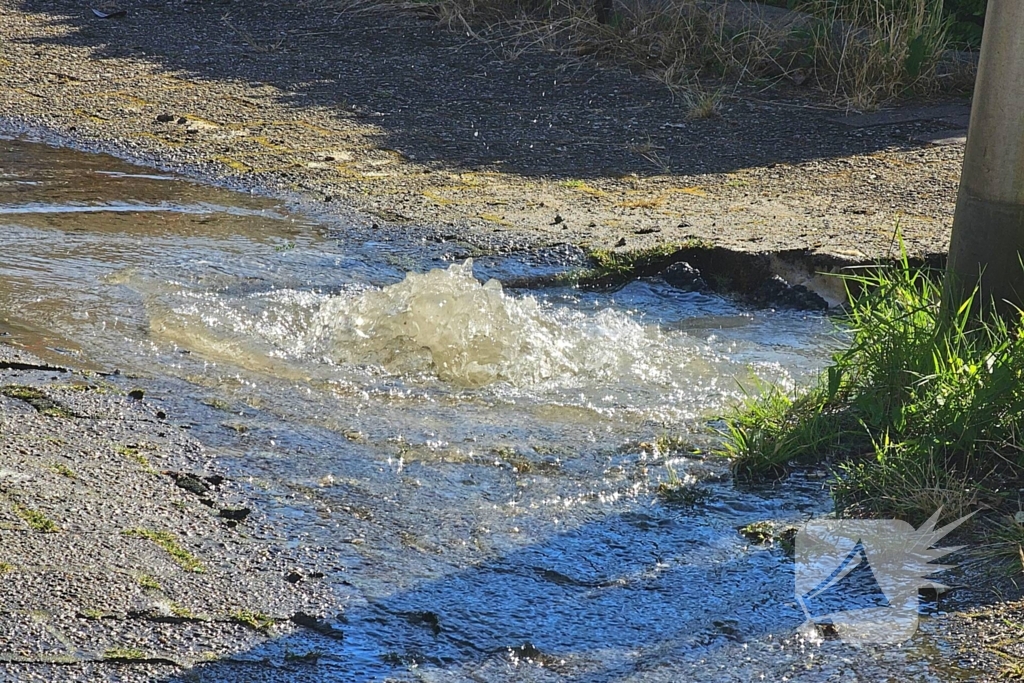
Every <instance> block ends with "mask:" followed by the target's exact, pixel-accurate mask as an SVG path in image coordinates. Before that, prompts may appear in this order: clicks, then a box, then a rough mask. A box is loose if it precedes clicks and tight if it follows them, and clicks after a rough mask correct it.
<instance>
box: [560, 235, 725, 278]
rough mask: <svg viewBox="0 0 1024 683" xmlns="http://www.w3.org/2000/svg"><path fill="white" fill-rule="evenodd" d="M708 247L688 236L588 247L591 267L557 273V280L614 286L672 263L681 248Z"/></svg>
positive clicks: (690, 249)
mask: <svg viewBox="0 0 1024 683" xmlns="http://www.w3.org/2000/svg"><path fill="white" fill-rule="evenodd" d="M710 247H711V244H710V243H708V242H705V241H703V240H698V239H692V240H687V241H686V242H682V243H670V244H659V245H657V246H654V247H649V248H647V249H634V250H631V251H613V250H611V249H592V250H590V251H589V252H588V253H587V256H588V257H589V258H590V260H591V262H592V263H593V267H591V268H587V269H583V270H576V271H570V272H568V273H565V274H564V275H561V276H560V277H559V281H560V282H562V283H563V284H570V285H574V286H580V287H609V286H615V285H619V284H622V283H624V282H628V281H630V280H633V279H635V278H638V277H644V276H647V275H654V274H656V273H660V272H661V271H663V270H664V269H665V268H667V267H668V266H670V265H672V264H673V263H676V262H677V261H680V260H683V258H682V257H683V254H681V252H686V251H694V250H704V249H708V248H710Z"/></svg>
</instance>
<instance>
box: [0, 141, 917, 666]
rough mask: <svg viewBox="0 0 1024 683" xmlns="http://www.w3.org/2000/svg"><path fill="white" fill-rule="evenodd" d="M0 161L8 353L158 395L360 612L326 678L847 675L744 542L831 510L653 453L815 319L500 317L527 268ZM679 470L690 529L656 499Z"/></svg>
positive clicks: (809, 361)
mask: <svg viewBox="0 0 1024 683" xmlns="http://www.w3.org/2000/svg"><path fill="white" fill-rule="evenodd" d="M5 153H6V154H7V155H8V156H12V155H13V156H12V158H13V159H14V161H13V162H12V163H9V164H5V166H6V167H9V168H14V169H18V171H17V173H15V174H14V175H12V176H10V177H11V178H14V179H13V180H10V178H8V176H5V178H8V180H10V182H11V183H13V184H12V185H10V187H16V190H17V192H16V193H12V194H9V195H3V194H0V224H2V233H0V234H2V237H0V241H2V244H3V246H4V249H3V250H0V310H4V311H8V312H10V315H8V317H7V319H6V320H4V321H2V323H0V329H2V331H3V332H4V333H6V334H8V335H9V337H8V339H9V340H10V341H14V342H15V343H20V344H23V345H25V346H29V347H31V348H32V349H33V350H34V351H36V352H38V353H40V354H43V355H45V356H48V357H49V358H51V359H53V360H55V361H56V362H58V363H60V362H77V363H94V364H96V365H97V366H98V367H100V368H104V369H109V368H111V367H118V368H122V369H125V370H127V371H130V372H134V373H139V374H143V375H146V376H147V377H148V379H149V386H150V387H153V390H152V391H150V392H147V401H149V400H152V401H162V402H164V403H165V404H166V405H167V406H168V413H169V414H176V415H186V416H188V417H189V418H190V424H189V425H188V426H190V427H191V428H192V430H193V434H196V435H197V436H198V437H199V438H201V439H203V440H204V441H205V442H206V444H207V446H208V448H209V450H210V452H211V457H216V458H217V460H218V463H219V466H220V467H221V468H223V469H224V470H225V471H226V473H227V474H228V475H229V476H232V477H234V478H235V479H236V480H237V481H249V482H253V486H252V487H251V490H250V491H249V494H250V495H251V496H252V497H253V499H254V500H256V501H257V503H258V505H259V506H260V507H261V509H262V510H264V511H266V513H267V514H268V515H269V517H270V519H271V521H272V522H273V523H274V524H275V525H276V527H275V528H277V529H278V530H279V533H281V534H282V535H283V536H284V537H286V538H288V539H290V542H294V543H299V544H302V545H304V546H306V547H310V548H313V547H315V548H317V549H318V550H317V553H318V555H319V556H321V557H322V558H323V561H324V562H325V563H329V564H330V566H331V576H330V578H329V579H325V580H329V581H334V583H331V584H330V586H331V590H333V591H335V592H336V593H337V595H339V596H344V598H345V600H346V601H347V602H346V605H347V607H346V611H345V615H344V617H345V619H346V622H347V623H346V624H345V625H344V630H345V640H344V642H343V643H333V644H332V645H331V646H330V647H332V648H336V649H337V651H333V650H332V651H331V652H328V653H326V656H325V657H324V658H323V659H322V660H321V664H320V667H321V669H319V670H318V671H320V672H322V673H323V675H324V677H325V678H324V679H325V680H327V679H331V677H332V676H334V677H335V678H337V679H338V680H357V679H362V680H375V681H383V680H391V679H400V680H407V679H408V678H409V677H415V678H416V679H417V680H444V681H460V680H495V681H498V680H509V681H519V680H525V679H536V680H591V679H598V678H599V679H601V680H612V679H614V680H644V681H657V680H661V681H677V680H743V681H746V680H755V679H758V678H764V679H766V680H781V679H782V677H784V676H792V675H793V673H794V672H797V673H806V672H807V671H809V670H811V669H814V670H815V671H819V672H820V673H821V676H820V677H819V678H820V679H822V680H823V679H824V678H828V676H830V675H832V674H835V673H836V672H837V671H838V670H837V669H835V667H834V666H832V665H830V664H824V663H822V662H821V660H814V659H813V657H809V656H808V652H806V651H805V648H809V647H812V645H813V647H814V648H819V647H820V648H826V647H830V646H829V645H828V644H827V643H825V644H821V643H816V644H810V645H809V644H807V643H806V642H805V641H804V640H802V639H801V638H800V637H799V635H798V634H796V627H797V626H798V625H799V623H800V622H801V621H802V618H801V616H800V614H799V613H798V612H797V611H796V610H795V608H793V607H792V606H791V605H789V603H790V602H791V600H792V577H791V574H790V573H789V571H790V570H789V568H788V567H789V565H788V563H787V561H786V559H785V558H784V557H782V556H781V555H780V554H778V553H773V552H769V551H767V550H763V549H762V550H758V549H752V548H751V547H750V546H749V544H748V543H747V542H746V541H745V540H744V539H742V538H741V537H739V536H738V535H737V533H736V527H737V526H739V525H742V524H746V523H749V522H753V521H758V520H760V519H764V518H766V517H770V518H774V519H779V520H788V521H799V519H801V518H802V517H805V516H807V515H809V514H820V513H822V512H823V511H825V510H827V506H828V502H827V497H826V496H825V495H824V494H823V492H822V491H821V489H820V485H818V484H816V483H815V482H813V481H812V482H806V483H804V484H793V485H790V486H789V487H788V488H787V489H785V490H784V491H781V492H780V491H774V492H771V493H770V494H768V495H758V494H752V493H746V492H741V491H738V490H736V489H734V488H732V487H731V486H729V485H728V484H723V483H720V482H719V481H718V479H719V477H720V476H721V474H722V472H723V468H722V467H721V466H720V465H716V464H714V463H711V462H709V461H706V460H704V459H703V458H702V457H701V456H700V455H699V454H698V455H695V454H693V453H690V452H688V451H686V450H685V449H680V448H678V446H677V447H676V451H675V452H674V453H669V454H666V453H665V452H664V449H662V448H659V447H652V446H651V442H653V441H654V440H655V439H656V438H657V437H658V436H664V435H671V436H673V437H680V438H677V439H674V440H669V441H670V442H672V443H676V444H678V443H679V442H681V441H682V442H687V441H689V442H691V443H693V444H697V445H700V444H701V443H705V442H706V439H707V438H708V437H707V436H706V434H707V429H706V427H705V425H704V422H705V421H706V420H707V419H708V418H710V417H713V416H715V415H716V414H718V413H720V412H721V411H722V410H723V409H724V408H725V407H727V406H728V405H729V404H730V402H732V401H735V400H737V398H739V397H740V396H742V394H743V391H744V388H746V389H748V390H749V389H751V388H754V387H756V385H757V382H758V381H760V380H769V381H774V382H782V383H784V384H789V385H792V384H798V383H803V382H808V381H811V380H812V379H813V377H814V376H815V373H816V372H817V370H818V369H819V368H820V367H821V365H822V364H823V362H824V361H825V359H826V357H827V354H828V352H829V350H830V349H831V348H832V347H833V345H834V336H833V330H832V326H831V325H830V324H829V323H828V322H827V321H824V320H822V319H821V318H819V317H815V316H807V315H803V314H797V313H785V312H772V311H749V310H745V309H743V308H742V307H741V306H738V305H737V304H735V303H734V302H731V301H729V300H727V299H723V298H720V297H715V296H707V295H703V294H696V293H689V292H681V291H678V290H675V289H673V288H672V287H670V286H669V285H668V284H667V283H665V282H662V281H659V280H657V279H651V280H646V281H638V282H634V283H631V284H629V285H628V286H626V287H624V288H622V289H621V290H618V291H615V292H590V293H588V292H580V291H576V290H573V289H571V288H561V289H551V290H547V291H536V292H520V291H513V292H509V291H505V290H504V289H503V288H502V286H501V284H500V283H499V282H498V281H497V280H494V279H488V278H487V277H486V273H488V272H497V271H502V272H515V271H518V273H519V274H520V275H523V274H525V275H528V274H529V273H530V272H531V269H532V268H535V267H536V268H539V266H534V265H533V262H532V261H531V258H532V257H533V256H532V255H530V254H527V255H525V256H524V257H523V258H522V259H521V260H519V261H516V260H514V259H497V258H495V257H482V258H478V259H477V261H476V262H475V263H474V262H473V261H472V260H469V259H468V258H465V256H466V255H465V254H460V253H458V252H457V251H453V250H452V247H451V246H450V245H441V244H434V243H429V242H422V243H410V237H409V235H408V234H407V233H403V234H401V235H397V236H395V237H396V239H395V240H394V241H392V242H390V243H388V244H386V245H382V243H381V240H388V239H391V237H389V236H387V235H381V234H379V233H374V234H364V233H360V232H359V231H358V230H355V229H353V228H350V227H345V228H343V229H342V230H340V231H336V232H335V233H329V232H326V231H324V230H322V229H319V228H317V227H316V226H314V225H312V224H311V223H309V222H308V221H304V220H301V219H300V220H296V218H295V217H294V216H290V215H288V214H287V212H286V211H284V210H283V209H281V207H279V206H276V205H273V204H271V203H269V202H265V201H262V200H258V199H253V198H249V197H240V196H238V195H234V194H231V193H228V192H225V191H220V190H213V189H210V188H204V187H201V186H196V185H192V184H188V183H183V182H178V181H174V182H169V178H168V177H167V176H151V175H149V174H145V173H139V172H138V170H137V169H133V168H131V167H128V166H126V165H123V164H118V163H116V162H113V161H111V160H108V159H101V160H99V161H98V160H97V158H96V157H87V156H84V155H76V154H73V153H69V152H64V151H57V150H52V149H47V148H32V147H31V146H29V145H22V144H21V143H9V144H8V146H7V149H6V152H5ZM55 156H58V157H60V158H59V159H58V160H54V159H53V158H52V157H55ZM65 157H67V158H65ZM68 159H70V160H71V161H70V162H69V161H68ZM53 169H59V171H55V170H53ZM5 182H7V181H6V180H2V179H0V192H2V191H3V190H4V188H6V187H8V186H7V185H5V184H4V183H5ZM26 188H30V189H28V190H26ZM67 207H73V208H74V210H71V209H70V208H67ZM401 245H404V246H401ZM396 246H398V249H397V254H396ZM382 253H391V254H392V255H393V257H392V258H390V259H382V258H381V256H380V255H381V254H382ZM453 260H454V261H457V262H456V263H454V264H453V263H452V261H453ZM545 267H547V264H545ZM702 440H704V441H702ZM669 465H670V466H671V468H672V471H673V472H676V473H678V476H679V477H680V478H681V479H682V480H685V481H691V482H698V485H700V486H703V487H706V489H707V500H706V502H704V503H703V504H701V505H700V506H699V507H698V508H697V509H695V510H690V509H686V508H679V507H673V506H671V505H667V504H665V503H664V502H663V501H660V500H659V499H658V498H657V496H656V494H655V492H656V490H657V487H658V484H659V483H660V482H661V481H663V480H664V479H665V478H666V476H668V475H667V473H668V472H669V469H668V467H666V466H669ZM306 649H309V648H308V647H307V648H306ZM906 652H907V653H908V654H907V656H908V657H911V656H914V655H913V654H912V653H913V650H912V649H910V648H908V649H907V650H906ZM923 656H927V654H926V655H923ZM834 661H837V662H838V661H842V658H841V657H837V658H835V660H834ZM332 666H334V667H335V668H334V669H332V668H331V667H332ZM815 667H817V668H816V669H815ZM830 667H831V668H830ZM883 668H884V667H883ZM897 670H899V671H901V672H903V671H907V670H909V669H907V668H906V667H905V666H902V665H900V666H899V668H898V669H897ZM883 677H884V676H883Z"/></svg>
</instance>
